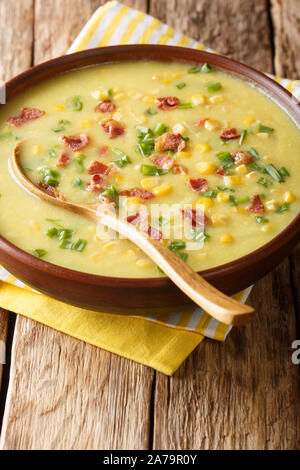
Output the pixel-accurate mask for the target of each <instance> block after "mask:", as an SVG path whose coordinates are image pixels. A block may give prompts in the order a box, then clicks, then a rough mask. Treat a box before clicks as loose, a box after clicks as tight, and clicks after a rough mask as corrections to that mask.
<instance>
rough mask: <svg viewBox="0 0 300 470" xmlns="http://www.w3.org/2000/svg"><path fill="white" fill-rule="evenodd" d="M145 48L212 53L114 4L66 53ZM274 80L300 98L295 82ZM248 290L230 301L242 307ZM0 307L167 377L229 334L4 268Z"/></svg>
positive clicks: (204, 317) (213, 324)
mask: <svg viewBox="0 0 300 470" xmlns="http://www.w3.org/2000/svg"><path fill="white" fill-rule="evenodd" d="M145 43H147V44H148V43H150V44H166V45H173V46H181V47H191V48H195V49H202V50H206V51H209V52H213V51H211V50H210V49H207V48H205V47H204V45H203V44H201V43H199V42H197V41H194V40H193V39H190V38H189V37H187V36H185V35H183V34H182V33H180V32H177V31H175V30H174V29H173V28H170V27H169V26H168V25H166V24H163V23H161V22H160V21H158V20H157V19H156V18H153V17H152V16H150V15H147V14H145V13H142V12H140V11H137V10H135V9H132V8H129V7H127V6H125V5H122V4H121V3H119V2H117V1H112V2H108V3H106V4H105V5H104V6H102V7H100V8H99V9H98V10H97V11H96V12H95V13H94V15H93V16H92V17H91V19H90V20H89V21H88V23H87V24H86V26H85V27H84V28H83V30H82V31H81V33H80V34H79V36H78V37H77V38H76V39H75V41H74V43H73V45H72V46H71V48H70V49H69V51H68V52H69V53H71V52H76V51H80V50H83V49H89V48H93V47H101V46H107V45H117V44H145ZM273 78H274V79H275V80H277V81H278V82H280V83H281V84H282V85H283V86H285V87H286V88H287V89H288V90H289V91H291V92H293V94H294V95H295V96H296V97H297V98H299V97H300V82H298V81H295V80H294V81H292V80H287V79H281V78H277V77H273ZM0 268H1V267H0ZM1 281H2V282H1ZM250 290H251V288H248V289H246V290H245V291H243V292H240V293H239V294H236V296H235V297H236V298H237V299H239V300H241V301H243V302H245V301H246V299H247V297H248V295H249V293H250ZM0 306H1V307H2V308H5V309H7V310H11V311H14V312H16V313H19V314H22V315H24V316H27V317H29V318H32V319H34V320H36V321H38V322H41V323H44V324H46V325H48V326H51V327H52V328H55V329H57V330H59V331H62V332H64V333H66V334H69V335H71V336H74V337H76V338H79V339H82V340H84V341H86V342H88V343H90V344H93V345H96V346H99V347H101V348H103V349H106V350H108V351H111V352H114V353H116V354H119V355H121V356H124V357H126V358H129V359H132V360H135V361H137V362H140V363H142V364H145V365H148V366H150V367H153V368H155V369H157V370H159V371H160V372H163V373H165V374H168V375H171V374H173V373H174V372H175V370H176V369H177V368H178V367H179V366H180V365H181V364H182V362H183V361H184V360H185V359H186V357H187V356H188V355H189V354H190V353H191V351H192V350H193V349H194V348H195V347H196V346H197V345H198V344H199V343H200V342H201V341H202V339H203V338H204V337H205V336H206V337H209V338H212V339H215V340H220V341H224V340H225V338H226V336H227V334H228V333H229V331H230V327H228V326H227V325H224V324H222V323H219V322H217V321H216V320H214V319H213V318H211V317H210V316H209V315H208V314H207V313H206V312H204V311H203V310H201V309H200V308H196V309H193V310H191V311H190V312H185V313H175V314H173V315H168V316H165V315H161V314H160V312H157V315H153V316H148V317H135V316H133V315H132V316H126V317H125V316H121V315H111V314H106V313H104V312H103V313H95V312H92V311H88V310H84V309H80V308H77V307H72V306H69V305H66V304H63V303H62V302H59V301H57V300H54V299H51V298H50V297H47V296H45V295H43V294H40V293H38V292H36V291H34V290H32V289H30V288H29V287H27V286H25V285H24V284H23V283H22V282H21V281H19V280H17V279H16V278H15V277H14V276H12V275H11V274H10V273H8V272H7V271H6V270H5V269H4V268H2V269H0ZM120 332H122V333H121V334H120Z"/></svg>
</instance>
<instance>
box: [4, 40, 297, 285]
mask: <svg viewBox="0 0 300 470" xmlns="http://www.w3.org/2000/svg"><path fill="white" fill-rule="evenodd" d="M138 50H140V51H142V52H144V55H145V57H144V60H145V59H146V60H158V61H159V60H163V61H164V62H166V61H170V62H172V61H173V62H174V61H179V62H186V63H190V64H192V63H195V64H197V63H200V64H201V63H202V64H203V63H206V62H207V63H210V64H212V65H213V66H214V67H216V68H217V69H218V68H219V69H220V70H222V71H225V72H230V73H233V74H234V75H236V76H238V77H240V78H241V77H242V78H244V79H246V81H247V80H248V82H249V81H251V82H253V83H254V84H256V85H259V87H260V88H263V89H265V90H266V91H267V94H271V95H273V97H275V102H276V103H277V105H282V107H283V111H284V112H285V113H286V114H288V115H289V112H290V113H291V115H292V116H293V118H294V119H295V120H298V121H299V122H298V124H299V127H300V102H299V101H298V100H297V99H296V98H295V97H294V96H293V95H292V94H291V93H290V92H289V91H288V90H286V89H285V88H283V87H282V86H281V85H280V84H279V83H277V82H276V81H275V80H273V79H272V78H270V77H268V76H267V75H265V74H264V73H262V72H260V71H258V70H256V69H254V68H253V67H250V66H248V65H245V64H242V63H241V62H238V61H236V60H233V59H229V58H228V57H225V56H222V55H219V54H214V53H210V52H206V51H202V50H197V49H190V48H183V47H176V46H162V45H154V44H153V45H152V44H133V45H120V46H107V47H102V48H94V49H88V50H84V51H80V52H74V53H72V54H66V55H63V56H60V57H57V58H54V59H50V60H47V61H45V62H42V63H41V64H38V65H36V66H34V67H32V68H30V69H28V70H26V71H24V72H22V73H20V74H18V75H17V76H15V77H13V78H12V79H10V80H8V81H7V82H6V83H5V84H4V85H3V86H4V87H6V90H8V91H9V92H10V94H12V96H11V97H14V96H15V95H17V94H18V87H20V86H21V84H22V82H24V80H26V81H28V79H30V78H31V77H32V76H34V75H36V74H39V72H40V73H42V72H46V70H49V68H52V67H54V68H55V66H56V67H57V66H59V65H63V64H65V65H71V64H72V63H73V62H74V61H75V60H77V59H82V60H83V61H84V60H87V59H93V58H94V59H95V62H93V63H88V64H86V65H82V66H80V67H78V66H74V67H72V66H70V68H68V70H64V71H63V72H62V71H60V70H57V69H56V70H55V71H54V74H53V75H52V76H51V77H49V75H48V76H47V75H46V76H45V77H44V78H42V80H43V81H44V80H47V79H50V78H53V76H55V75H60V74H62V73H68V72H70V71H74V70H80V69H82V68H84V67H88V66H93V65H94V66H97V65H101V64H106V63H116V62H120V61H124V62H126V61H127V62H129V61H134V60H141V59H143V57H138V58H135V57H134V53H135V52H136V51H138ZM159 51H162V52H164V53H167V54H168V53H170V56H169V58H168V57H167V58H166V57H155V58H152V57H151V53H154V55H156V54H157V53H158V52H159ZM122 52H123V53H125V54H128V52H130V53H132V58H128V57H125V58H124V59H123V60H122V59H121V60H120V58H118V59H117V60H113V59H112V60H111V59H110V55H111V54H114V53H116V54H118V53H122ZM187 56H188V58H187ZM97 58H98V59H99V62H97ZM101 58H102V59H103V58H104V59H107V60H100V59H101ZM26 88H27V89H28V88H30V84H29V86H28V85H27V86H26ZM21 91H23V90H21ZM2 106H3V105H1V107H2ZM287 109H288V111H289V112H288V111H287ZM290 117H291V116H290ZM297 233H299V234H300V213H299V214H298V215H297V216H295V218H294V219H293V220H292V221H291V222H290V223H289V224H288V225H287V226H286V227H285V228H284V229H283V230H282V231H281V232H279V233H278V234H277V235H276V236H275V237H274V238H272V239H271V240H270V241H269V242H267V243H265V244H264V245H262V246H260V247H259V248H257V249H256V250H254V251H251V252H250V253H248V254H246V255H244V256H242V257H240V258H237V259H235V260H233V261H230V262H229V263H225V264H222V265H219V266H216V267H213V268H210V269H206V270H203V271H199V274H201V275H202V276H203V277H205V278H206V279H207V280H208V281H209V280H210V279H213V278H218V277H221V276H224V274H228V275H230V274H233V273H235V272H236V271H239V270H240V269H241V268H242V267H244V266H245V264H247V265H248V266H251V265H253V264H255V263H256V262H257V258H258V257H261V258H262V259H263V258H264V257H267V256H268V255H270V254H272V253H273V252H276V251H277V250H279V249H280V247H281V246H282V245H284V244H285V243H288V241H290V240H291V239H292V238H295V237H296V235H297ZM0 250H1V251H3V252H4V253H6V254H7V255H8V256H12V257H14V258H15V259H16V261H18V262H20V263H21V264H22V265H24V266H27V267H29V268H34V269H36V270H37V271H42V272H44V273H48V274H53V275H55V276H56V277H59V278H63V279H69V280H71V281H76V282H80V283H83V284H90V285H93V286H99V287H103V286H108V287H120V288H166V287H170V286H171V285H173V283H172V281H171V280H170V279H169V278H168V277H146V278H135V277H116V276H102V275H100V274H91V273H86V272H82V271H78V270H74V269H70V268H66V267H63V266H59V265H57V264H54V263H51V262H49V261H45V260H42V259H39V258H37V257H35V256H34V255H32V254H30V253H28V252H26V251H24V250H22V249H21V248H19V247H17V246H16V245H14V244H13V243H12V242H10V241H8V240H7V239H5V238H4V237H2V236H1V235H0Z"/></svg>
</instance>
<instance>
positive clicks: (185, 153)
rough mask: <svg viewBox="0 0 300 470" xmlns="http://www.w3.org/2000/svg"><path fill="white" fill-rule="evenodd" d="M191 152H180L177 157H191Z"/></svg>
mask: <svg viewBox="0 0 300 470" xmlns="http://www.w3.org/2000/svg"><path fill="white" fill-rule="evenodd" d="M190 156H191V154H190V152H178V153H177V157H178V158H190Z"/></svg>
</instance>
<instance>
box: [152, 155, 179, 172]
mask: <svg viewBox="0 0 300 470" xmlns="http://www.w3.org/2000/svg"><path fill="white" fill-rule="evenodd" d="M152 161H153V163H154V164H155V165H156V166H158V168H163V169H164V170H170V169H171V168H172V167H173V165H174V163H175V162H174V158H172V157H171V156H170V155H157V157H154V159H153V160H152Z"/></svg>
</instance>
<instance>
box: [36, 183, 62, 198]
mask: <svg viewBox="0 0 300 470" xmlns="http://www.w3.org/2000/svg"><path fill="white" fill-rule="evenodd" d="M38 186H39V187H40V188H42V189H44V190H45V191H47V193H49V194H50V196H53V197H55V198H56V199H61V200H62V201H64V200H65V198H64V197H63V195H62V194H60V192H59V191H57V189H56V188H55V187H54V186H51V185H50V184H45V183H43V182H42V181H39V182H38Z"/></svg>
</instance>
